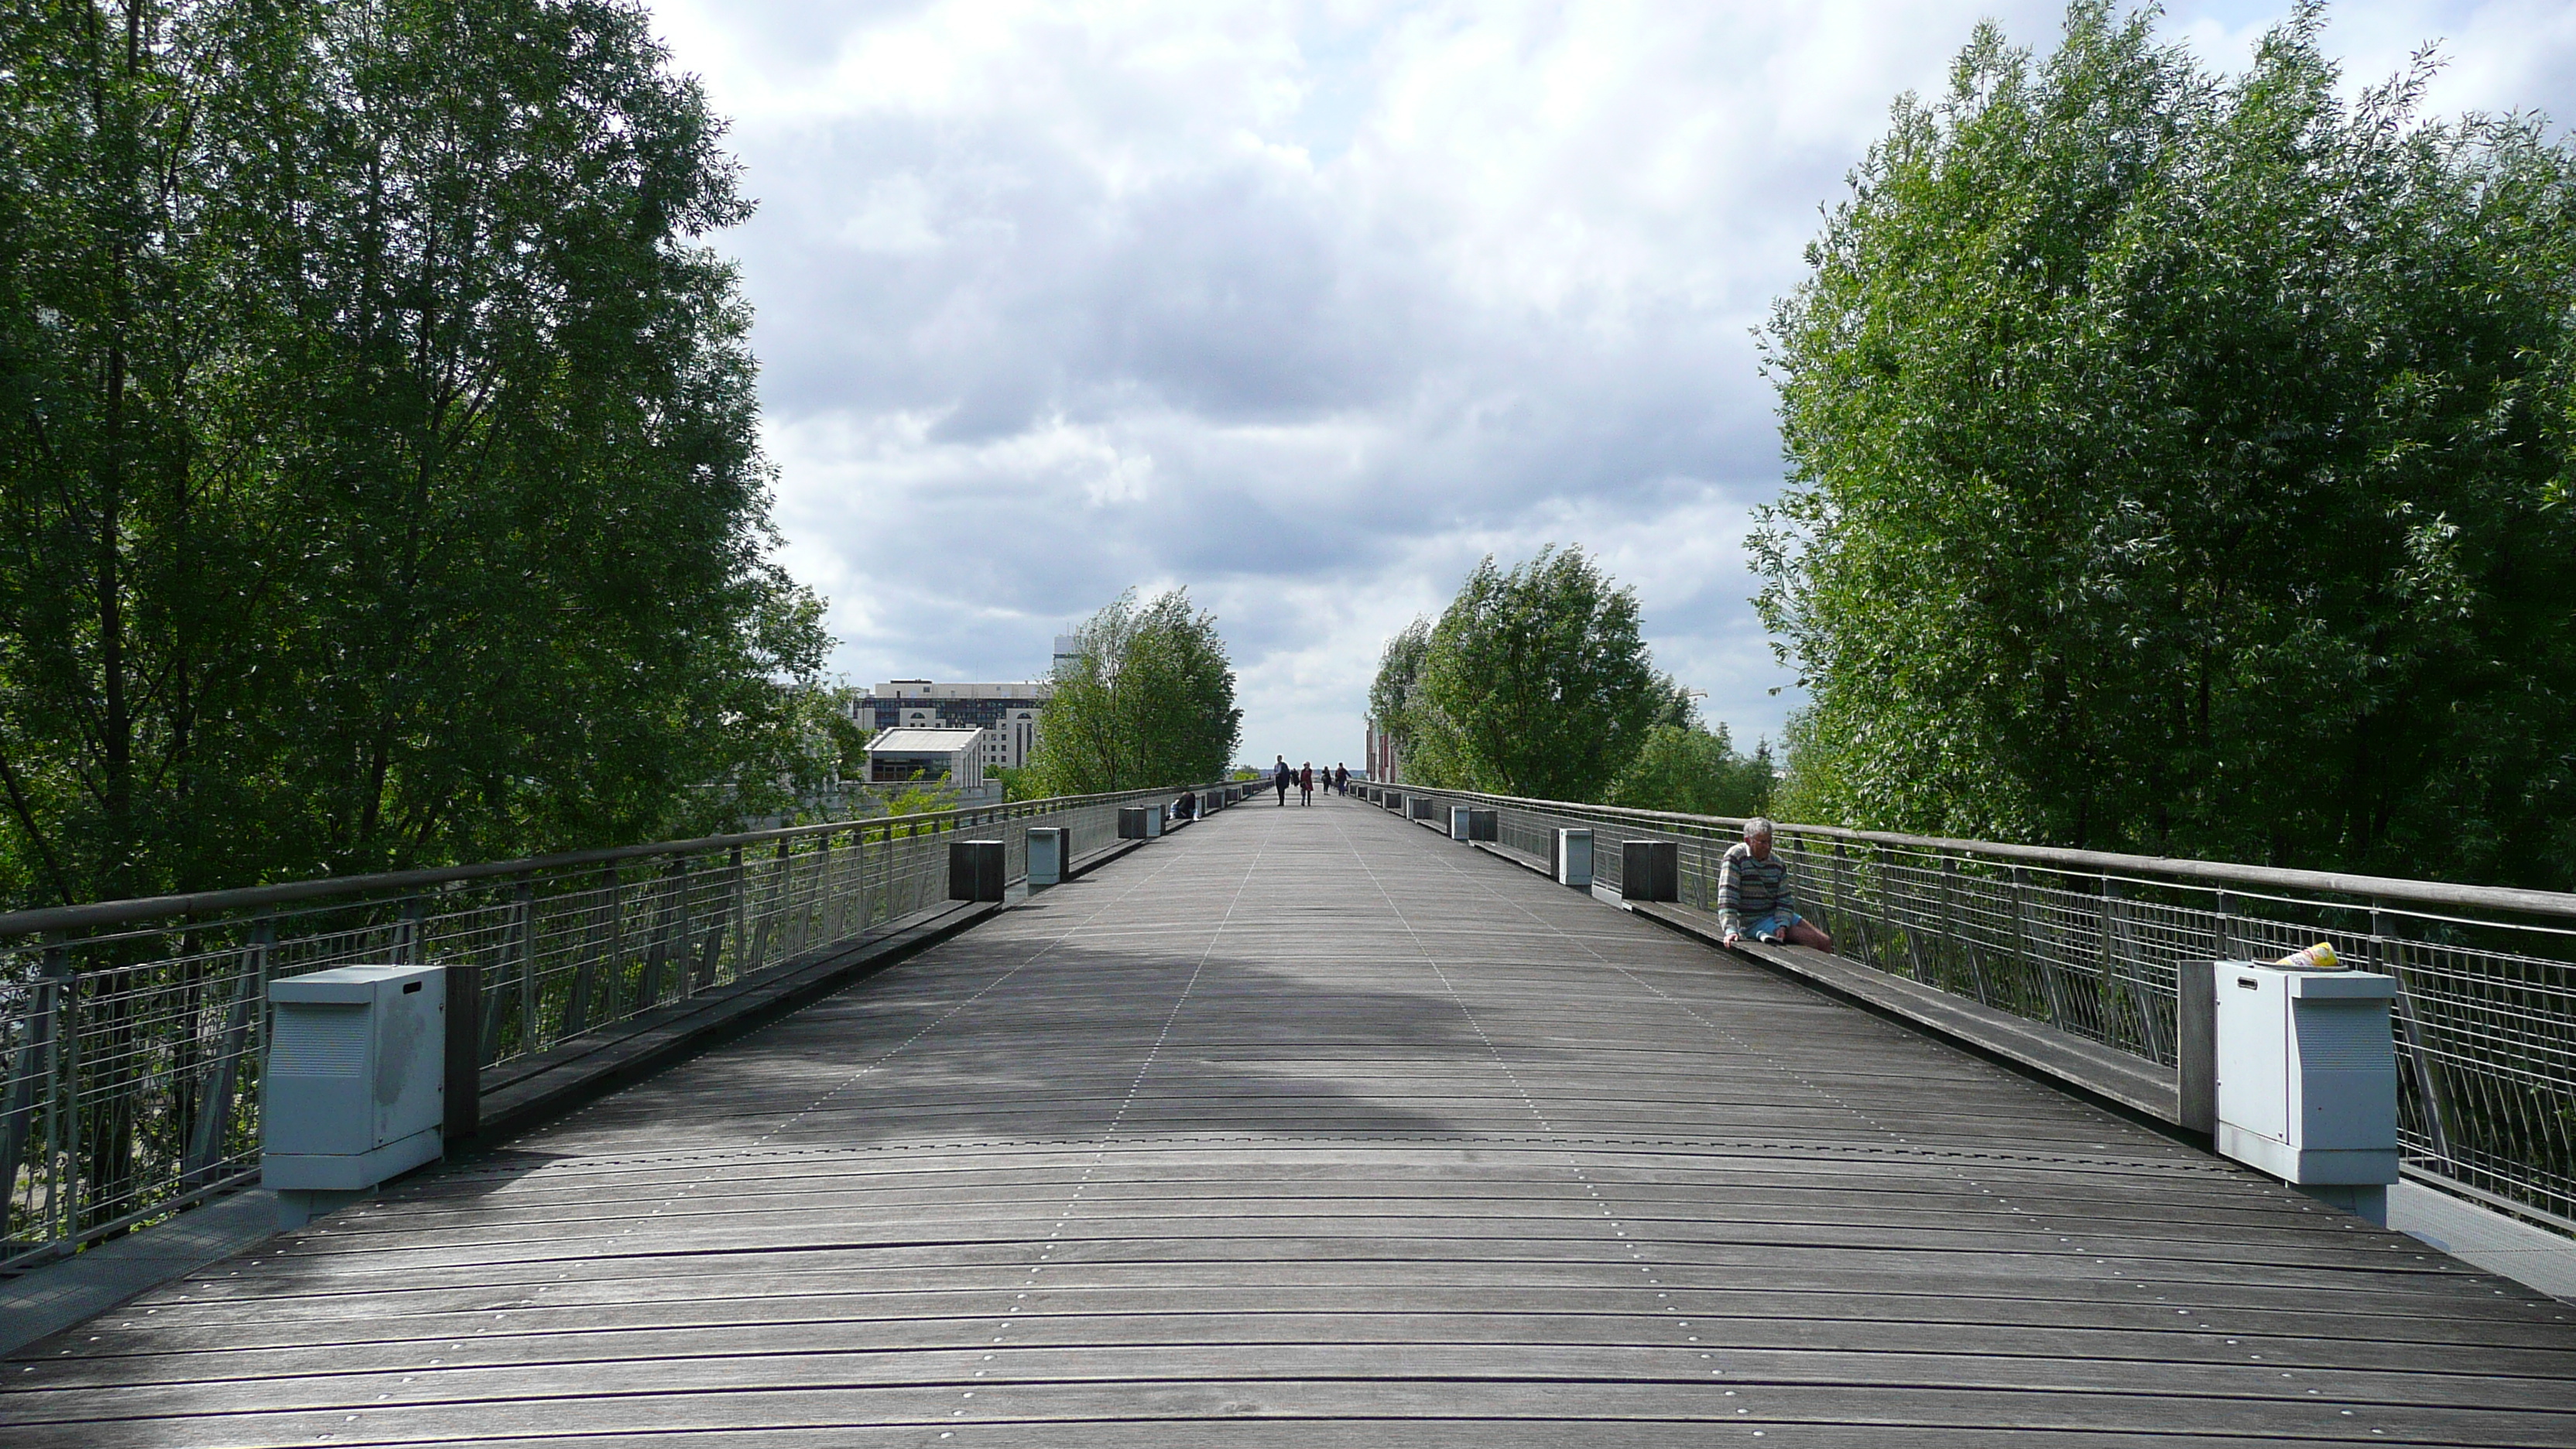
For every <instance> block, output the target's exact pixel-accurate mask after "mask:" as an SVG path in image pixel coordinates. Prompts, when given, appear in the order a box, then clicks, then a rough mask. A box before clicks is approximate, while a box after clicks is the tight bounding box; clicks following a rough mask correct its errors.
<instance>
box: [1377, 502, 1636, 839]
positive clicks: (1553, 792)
mask: <svg viewBox="0 0 2576 1449" xmlns="http://www.w3.org/2000/svg"><path fill="white" fill-rule="evenodd" d="M1637 624H1638V621H1637V596H1636V593H1635V591H1633V590H1630V589H1623V588H1618V587H1615V586H1613V585H1612V583H1611V581H1610V579H1609V577H1608V576H1607V575H1605V574H1603V573H1602V572H1601V571H1600V569H1599V568H1597V567H1595V566H1594V565H1593V563H1592V561H1591V560H1590V559H1589V558H1586V557H1585V556H1584V554H1583V551H1582V550H1581V549H1579V548H1569V549H1566V550H1564V551H1562V552H1559V551H1558V550H1557V549H1556V548H1555V547H1554V546H1552V545H1551V546H1550V547H1548V548H1545V549H1542V550H1540V551H1539V555H1538V557H1536V558H1534V559H1531V560H1529V561H1528V562H1526V563H1523V564H1520V565H1518V566H1516V567H1514V568H1513V569H1512V571H1511V572H1510V573H1508V574H1506V573H1504V572H1503V571H1502V570H1501V569H1499V568H1497V567H1496V566H1495V564H1494V561H1493V559H1492V558H1490V557H1488V558H1487V559H1485V560H1484V561H1483V562H1482V563H1480V564H1478V565H1477V566H1476V569H1475V571H1474V572H1473V573H1471V574H1469V575H1468V576H1467V581H1466V583H1465V584H1463V585H1462V586H1461V587H1460V588H1459V590H1458V597H1457V598H1456V599H1455V600H1453V601H1452V602H1451V603H1450V605H1449V608H1448V609H1447V611H1446V612H1444V613H1442V614H1441V616H1440V622H1439V623H1438V624H1436V625H1434V626H1433V627H1432V629H1431V630H1430V634H1429V638H1428V641H1427V647H1426V648H1424V649H1423V650H1422V652H1421V655H1420V664H1419V672H1418V674H1416V675H1415V677H1414V679H1413V682H1412V685H1411V688H1410V690H1409V691H1408V692H1407V695H1406V703H1405V706H1404V710H1403V718H1404V720H1405V722H1406V726H1407V728H1408V729H1409V730H1410V732H1411V740H1412V743H1411V749H1410V753H1409V754H1407V755H1406V756H1405V758H1404V764H1403V771H1404V774H1405V777H1406V778H1408V779H1412V780H1417V781H1419V782H1421V783H1423V784H1426V785H1434V786H1445V787H1448V788H1453V789H1468V790H1483V791H1489V792H1492V793H1496V794H1506V795H1527V796H1534V797H1538V798H1544V799H1552V800H1595V799H1598V798H1600V794H1601V792H1602V791H1604V790H1606V789H1607V788H1608V787H1609V785H1610V782H1611V781H1612V780H1614V779H1616V778H1617V777H1618V775H1619V772H1620V771H1621V770H1622V769H1624V768H1626V766H1627V764H1628V762H1629V760H1630V759H1631V758H1633V757H1634V756H1635V754H1636V753H1637V750H1638V747H1639V746H1640V745H1641V744H1643V743H1644V741H1645V738H1646V734H1647V732H1648V730H1650V729H1651V728H1653V726H1654V725H1655V723H1656V722H1657V721H1658V720H1659V719H1662V718H1665V717H1666V716H1668V714H1669V713H1670V710H1671V707H1672V704H1673V701H1674V699H1675V698H1676V695H1675V692H1674V689H1673V686H1672V684H1671V681H1669V680H1666V679H1663V678H1662V677H1660V676H1658V675H1657V674H1656V673H1655V669H1654V663H1653V660H1652V659H1651V658H1650V657H1649V656H1648V654H1647V650H1646V644H1645V641H1644V640H1643V639H1642V638H1640V637H1639V635H1638V632H1637ZM1398 637H1399V642H1401V641H1402V639H1403V636H1398ZM1396 654H1397V646H1395V645H1390V646H1389V649H1388V655H1389V657H1390V658H1393V657H1395V656H1396ZM1381 672H1382V674H1383V671H1381Z"/></svg>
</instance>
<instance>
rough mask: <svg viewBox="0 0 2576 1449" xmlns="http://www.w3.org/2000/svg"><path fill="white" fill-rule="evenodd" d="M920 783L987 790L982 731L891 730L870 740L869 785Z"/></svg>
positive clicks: (964, 789)
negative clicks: (985, 786) (985, 787)
mask: <svg viewBox="0 0 2576 1449" xmlns="http://www.w3.org/2000/svg"><path fill="white" fill-rule="evenodd" d="M914 780H918V781H920V782H922V783H923V784H933V783H936V784H944V785H947V786H950V787H951V788H953V789H956V790H959V791H971V792H975V793H979V794H980V793H981V792H982V791H983V788H984V731H983V730H981V729H890V730H886V731H884V732H882V733H880V734H879V735H878V736H877V737H876V738H875V739H872V740H870V741H868V783H869V784H871V785H900V784H903V783H905V782H907V781H914Z"/></svg>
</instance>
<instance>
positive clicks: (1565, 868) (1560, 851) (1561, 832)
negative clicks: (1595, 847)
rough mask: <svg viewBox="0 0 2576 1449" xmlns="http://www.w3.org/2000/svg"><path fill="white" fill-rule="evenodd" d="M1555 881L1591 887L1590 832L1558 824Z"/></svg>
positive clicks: (1559, 883)
mask: <svg viewBox="0 0 2576 1449" xmlns="http://www.w3.org/2000/svg"><path fill="white" fill-rule="evenodd" d="M1556 883H1557V884H1558V885H1566V886H1573V887H1575V888H1577V889H1579V890H1590V889H1592V832H1591V831H1589V830H1578V829H1572V828H1568V827H1563V826H1560V827H1558V829H1557V832H1556Z"/></svg>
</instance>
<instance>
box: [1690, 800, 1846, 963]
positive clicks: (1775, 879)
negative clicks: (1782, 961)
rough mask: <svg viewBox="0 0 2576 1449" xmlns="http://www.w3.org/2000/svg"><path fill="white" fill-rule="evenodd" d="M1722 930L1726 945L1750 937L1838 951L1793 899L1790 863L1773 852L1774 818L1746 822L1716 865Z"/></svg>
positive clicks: (1756, 817) (1718, 914) (1720, 929)
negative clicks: (1739, 836)
mask: <svg viewBox="0 0 2576 1449" xmlns="http://www.w3.org/2000/svg"><path fill="white" fill-rule="evenodd" d="M1717 928H1718V930H1719V931H1721V932H1723V933H1724V934H1725V937H1726V944H1728V945H1730V946H1732V945H1734V944H1735V943H1736V942H1738V941H1741V940H1743V939H1744V938H1745V937H1747V936H1751V937H1752V938H1753V939H1754V940H1757V941H1786V942H1788V943H1789V944H1791V945H1793V946H1813V947H1815V948H1816V949H1817V950H1819V951H1830V950H1832V949H1834V938H1833V937H1831V936H1828V935H1826V934H1825V933H1824V932H1823V931H1821V930H1818V929H1817V928H1816V926H1815V924H1814V923H1813V922H1810V921H1808V920H1806V919H1805V918H1803V917H1801V916H1800V915H1799V914H1798V913H1797V911H1796V910H1795V909H1794V908H1793V907H1792V905H1791V902H1790V899H1789V863H1788V862H1787V861H1785V860H1782V859H1780V858H1779V857H1778V856H1775V855H1773V854H1772V853H1771V822H1770V821H1768V820H1765V819H1763V818H1762V817H1761V816H1758V815H1757V816H1755V817H1753V818H1752V819H1750V820H1747V821H1745V822H1744V839H1743V841H1742V842H1741V843H1739V844H1737V845H1735V846H1732V847H1730V848H1729V849H1728V850H1727V852H1726V859H1725V860H1724V861H1723V862H1722V863H1721V864H1720V865H1719V866H1718V868H1717Z"/></svg>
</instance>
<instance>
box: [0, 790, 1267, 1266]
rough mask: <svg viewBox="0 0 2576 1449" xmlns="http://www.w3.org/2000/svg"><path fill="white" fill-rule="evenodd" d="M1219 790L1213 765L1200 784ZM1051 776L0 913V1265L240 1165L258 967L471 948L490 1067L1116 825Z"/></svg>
mask: <svg viewBox="0 0 2576 1449" xmlns="http://www.w3.org/2000/svg"><path fill="white" fill-rule="evenodd" d="M1212 788H1223V787H1221V786H1220V787H1212ZM1176 793H1178V792H1176V791H1171V790H1145V791H1130V792H1126V793H1122V794H1114V795H1086V796H1072V797H1064V798H1058V799H1051V800H1037V801H1028V802H1023V803H1016V804H1001V805H985V806H979V807H974V808H968V809H960V810H950V811H943V812H938V813H932V814H921V815H907V816H892V817H887V816H877V817H872V818H869V819H866V820H857V821H838V822H833V823H830V824H823V825H807V826H795V827H789V828H786V829H778V830H766V831H760V832H756V833H751V834H742V835H722V836H714V837H711V838H708V839H703V840H685V841H671V842H665V843H662V844H656V845H638V846H629V847H624V848H619V849H610V850H590V851H582V852H578V853H574V854H567V855H555V856H546V857H540V858H534V859H527V860H514V861H504V862H498V863H492V864H483V865H471V866H459V867H453V868H448V869H440V870H419V871H408V872H402V873H398V874H390V875H376V876H358V877H349V878H345V879H337V880H308V881H297V882H292V883H288V884H283V885H274V886H262V887H253V888H249V889H244V890H231V891H219V892H212V893H208V894H203V895H196V896H173V897H163V898H159V899H154V900H141V901H117V902H107V903H102V904H97V905H85V906H66V907H58V908H53V909H47V910H35V911H21V912H17V913H14V914H8V915H0V1067H5V1070H6V1072H7V1076H6V1079H5V1081H0V1183H6V1184H7V1185H8V1188H9V1193H8V1201H7V1222H6V1225H5V1233H0V1239H5V1241H0V1269H6V1268H14V1267H18V1266H22V1265H24V1264H26V1263H29V1262H33V1261H37V1260H41V1259H44V1258H48V1257H52V1256H56V1255H59V1254H61V1253H64V1252H67V1251H71V1250H73V1249H76V1248H77V1247H79V1246H80V1245H81V1244H83V1243H86V1242H89V1241H92V1240H95V1239H97V1238H100V1237H102V1236H105V1235H108V1234H112V1233H115V1232H118V1231H121V1230H123V1229H125V1228H127V1227H130V1226H132V1225H134V1224H136V1223H139V1222H143V1221H146V1220H149V1219H151V1218H154V1217H158V1216H162V1215H166V1214H168V1213H170V1212H172V1211H174V1210H176V1209H178V1208H180V1207H183V1206H185V1205H187V1204H189V1203H191V1202H194V1201H197V1200H199V1199H202V1198H204V1197H206V1196H207V1195H209V1194H212V1193H215V1192H220V1191H223V1190H225V1189H227V1188H232V1187H236V1186H240V1185H242V1184H245V1183H247V1182H250V1181H252V1180H254V1179H255V1178H256V1177H257V1176H258V1173H259V1143H260V1122H259V1075H260V1063H261V1062H262V1061H263V1060H264V1059H265V1056H266V1045H267V1032H268V1025H267V1016H268V1013H267V1012H266V1010H265V1009H264V1007H265V1004H266V999H267V988H268V983H269V982H271V981H273V980H276V979H277V978H279V977H282V976H293V975H298V974H301V973H303V972H307V971H319V970H323V969H326V968H329V967H333V966H344V965H351V964H356V963H362V962H377V963H382V962H396V963H401V962H430V963H440V964H445V965H448V966H451V967H452V966H456V965H471V966H473V967H475V968H476V969H477V970H478V972H479V973H480V986H481V991H480V1002H481V1009H480V1017H481V1019H480V1020H479V1021H478V1022H476V1023H475V1029H476V1031H477V1033H478V1039H479V1042H480V1050H481V1059H482V1063H483V1065H484V1066H485V1067H486V1068H487V1069H488V1068H491V1067H495V1066H499V1065H502V1064H506V1063H510V1062H513V1061H515V1060H517V1059H519V1058H523V1057H527V1056H529V1055H532V1054H534V1053H538V1052H543V1051H545V1050H547V1049H549V1048H551V1047H553V1046H555V1045H557V1044H559V1043H561V1042H564V1041H566V1040H567V1039H570V1038H574V1037H578V1036H580V1035H582V1034H583V1033H585V1032H595V1031H598V1030H600V1029H602V1028H604V1027H608V1026H611V1025H614V1024H616V1023H618V1022H622V1021H626V1020H629V1019H631V1018H633V1017H636V1016H638V1015H640V1014H642V1013H645V1012H648V1011H652V1010H654V1009H655V1008H657V1007H661V1006H664V1005H666V1004H668V1003H671V1002H674V1001H678V1000H682V999H684V998H687V997H690V996H693V995H695V994H697V993H700V992H703V991H706V990H709V989H711V988H714V987H717V986H721V985H725V984H729V983H732V982H735V981H739V980H743V979H745V978H749V977H755V976H759V975H762V974H763V973H770V972H777V971H781V970H784V969H789V968H792V967H795V966H798V965H800V964H804V963H807V962H811V961H814V960H818V959H820V958H821V957H823V956H825V955H827V954H829V953H832V952H836V951H841V950H846V949H848V948H850V947H852V946H855V945H860V944H864V943H865V942H866V941H868V940H869V939H871V938H872V937H874V936H877V935H882V934H884V933H886V932H887V931H888V930H890V929H891V928H892V926H893V924H894V923H897V922H900V921H902V920H903V919H904V918H906V917H908V916H912V915H914V914H916V913H918V912H920V911H922V910H924V909H926V908H928V907H930V906H932V905H934V904H936V903H938V902H940V901H942V900H944V899H945V898H946V896H947V871H948V854H947V847H948V844H949V842H950V841H951V840H953V839H956V838H958V837H959V836H960V835H961V834H969V835H973V836H977V837H980V838H986V839H990V838H994V837H996V836H998V837H999V838H1000V839H1002V840H1003V841H1004V843H1005V849H1006V851H1007V861H1008V865H1007V868H1006V870H1005V872H1004V873H1005V876H1006V877H1007V878H1008V879H1012V880H1019V879H1024V878H1025V877H1026V875H1027V871H1028V830H1029V827H1031V826H1033V825H1052V826H1062V827H1065V828H1066V830H1067V832H1068V836H1067V846H1068V853H1069V854H1088V853H1090V852H1091V851H1093V850H1095V849H1097V848H1100V847H1103V846H1106V845H1108V844H1111V843H1113V842H1114V840H1115V838H1116V836H1117V814H1118V808H1119V807H1120V806H1121V805H1127V804H1135V803H1141V802H1145V801H1153V800H1166V799H1169V798H1171V797H1172V796H1173V795H1175V794H1176Z"/></svg>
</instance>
